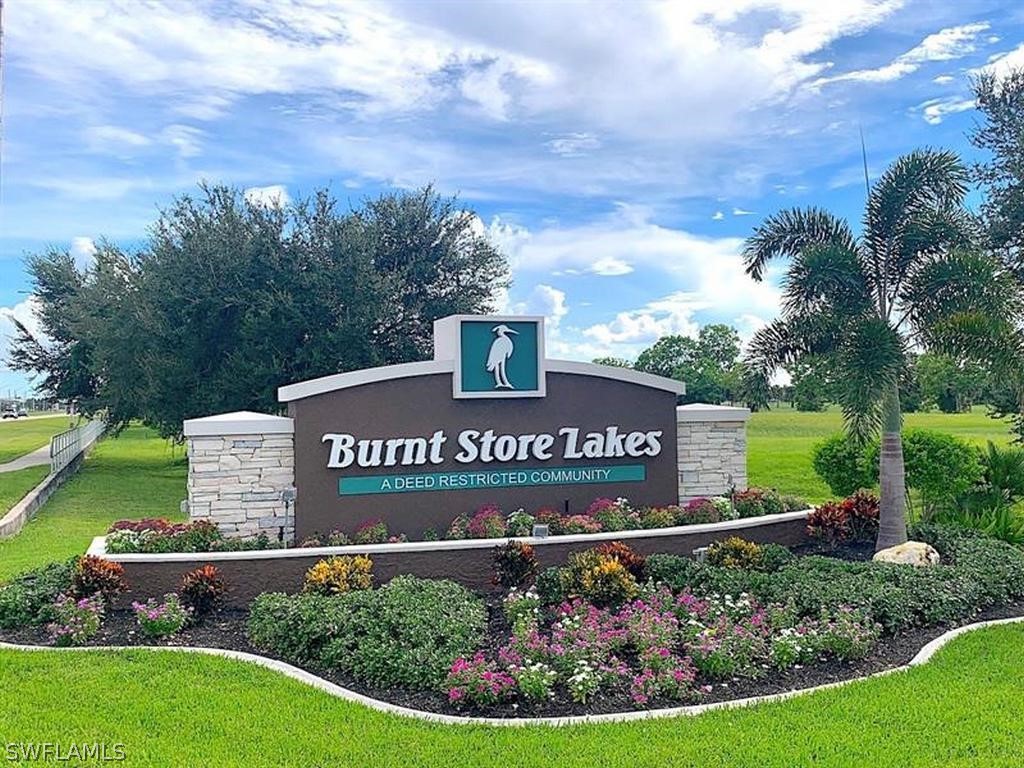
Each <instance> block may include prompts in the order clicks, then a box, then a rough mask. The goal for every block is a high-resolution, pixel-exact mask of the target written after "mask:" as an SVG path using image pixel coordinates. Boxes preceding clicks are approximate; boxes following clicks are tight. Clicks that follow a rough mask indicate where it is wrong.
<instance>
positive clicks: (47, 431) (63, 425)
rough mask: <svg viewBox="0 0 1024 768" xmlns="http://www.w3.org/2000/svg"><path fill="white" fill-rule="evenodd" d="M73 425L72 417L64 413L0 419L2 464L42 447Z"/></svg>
mask: <svg viewBox="0 0 1024 768" xmlns="http://www.w3.org/2000/svg"><path fill="white" fill-rule="evenodd" d="M75 418H77V417H75ZM71 426H72V417H69V416H63V415H61V416H47V417H46V418H45V419H22V420H20V421H0V464H2V463H4V462H7V461H10V460H11V459H16V458H18V457H19V456H23V455H24V454H26V453H31V452H32V451H34V450H35V449H36V448H41V447H42V446H44V445H46V444H47V443H49V442H50V438H51V437H53V436H54V435H56V434H57V433H58V432H63V431H64V430H66V429H69V428H70V427H71Z"/></svg>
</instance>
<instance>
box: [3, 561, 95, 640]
mask: <svg viewBox="0 0 1024 768" xmlns="http://www.w3.org/2000/svg"><path fill="white" fill-rule="evenodd" d="M75 562H76V560H71V561H70V562H58V563H48V564H47V565H44V566H41V567H39V568H34V569H32V570H31V571H26V572H25V573H23V574H21V575H20V576H18V577H16V578H14V579H12V580H11V581H9V582H8V583H6V584H4V585H2V586H0V629H15V628H17V627H24V626H27V625H29V624H42V623H45V622H47V621H49V620H50V619H51V618H53V616H52V613H53V605H54V603H55V602H56V600H57V598H58V597H60V596H61V595H64V594H67V593H68V592H69V591H70V589H71V576H72V574H73V573H74V565H75Z"/></svg>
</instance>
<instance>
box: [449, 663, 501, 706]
mask: <svg viewBox="0 0 1024 768" xmlns="http://www.w3.org/2000/svg"><path fill="white" fill-rule="evenodd" d="M515 686H516V681H515V679H514V678H513V677H512V676H511V675H509V674H508V673H507V672H503V671H501V670H499V669H498V668H497V665H496V664H495V663H494V662H489V661H487V660H486V659H485V658H484V654H483V652H481V651H478V652H477V653H476V654H475V655H474V656H473V657H472V658H471V659H468V660H467V659H464V658H461V657H460V658H458V659H456V660H455V661H453V662H452V666H451V669H450V670H449V672H448V679H447V680H446V681H445V687H446V688H447V689H448V701H449V702H451V703H452V704H476V705H477V706H486V705H493V704H498V703H499V702H501V701H503V700H505V699H507V698H508V697H510V696H511V695H512V692H513V690H514V689H515Z"/></svg>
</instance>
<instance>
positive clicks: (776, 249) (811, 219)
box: [743, 208, 857, 280]
mask: <svg viewBox="0 0 1024 768" xmlns="http://www.w3.org/2000/svg"><path fill="white" fill-rule="evenodd" d="M811 246H836V247H838V248H845V249H847V250H850V251H855V250H856V249H857V240H856V238H855V237H854V236H853V232H852V231H851V230H850V227H849V225H848V224H847V223H846V222H845V221H843V220H842V219H840V218H837V217H836V216H833V215H832V214H831V213H829V212H828V211H823V210H821V209H819V208H807V209H799V208H790V209H788V210H785V211H779V212H778V213H776V214H773V215H772V216H769V217H768V218H767V219H765V220H764V221H763V222H762V223H761V225H760V226H759V227H757V228H756V229H755V230H754V234H752V235H751V236H750V237H749V238H747V241H746V243H744V245H743V261H744V264H745V265H746V269H747V274H748V275H750V276H751V277H753V278H754V279H755V280H761V279H762V278H763V277H764V269H765V265H766V264H767V263H768V262H769V261H770V260H771V259H774V258H777V257H785V256H795V255H797V254H798V253H800V252H801V251H803V250H804V249H805V248H809V247H811Z"/></svg>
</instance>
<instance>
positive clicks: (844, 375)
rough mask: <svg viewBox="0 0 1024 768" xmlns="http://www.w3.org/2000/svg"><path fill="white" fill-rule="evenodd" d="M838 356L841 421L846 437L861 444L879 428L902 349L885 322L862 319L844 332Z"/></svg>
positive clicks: (897, 373) (898, 371)
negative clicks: (846, 433)
mask: <svg viewBox="0 0 1024 768" xmlns="http://www.w3.org/2000/svg"><path fill="white" fill-rule="evenodd" d="M838 357H839V364H840V371H841V379H840V388H839V399H840V405H841V407H842V409H843V419H844V421H845V422H846V428H847V431H848V432H849V433H850V436H851V437H853V438H854V439H855V440H858V441H865V440H867V439H869V438H870V437H872V436H873V435H875V434H876V433H877V432H878V429H879V427H880V426H881V420H882V404H883V400H884V397H885V395H886V393H888V392H890V391H891V390H892V388H893V387H894V386H896V385H897V384H898V382H899V379H900V375H901V374H902V373H903V369H904V367H905V365H906V359H907V358H906V347H905V345H904V342H903V339H902V338H901V337H900V335H899V333H898V332H897V331H896V329H894V328H893V327H892V326H891V325H890V324H889V323H887V322H885V321H884V320H882V319H881V318H878V317H866V318H861V319H859V320H857V321H856V322H854V323H852V324H851V325H850V327H849V328H848V329H847V333H846V334H845V336H844V338H843V340H842V344H841V346H840V349H839V355H838Z"/></svg>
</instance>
